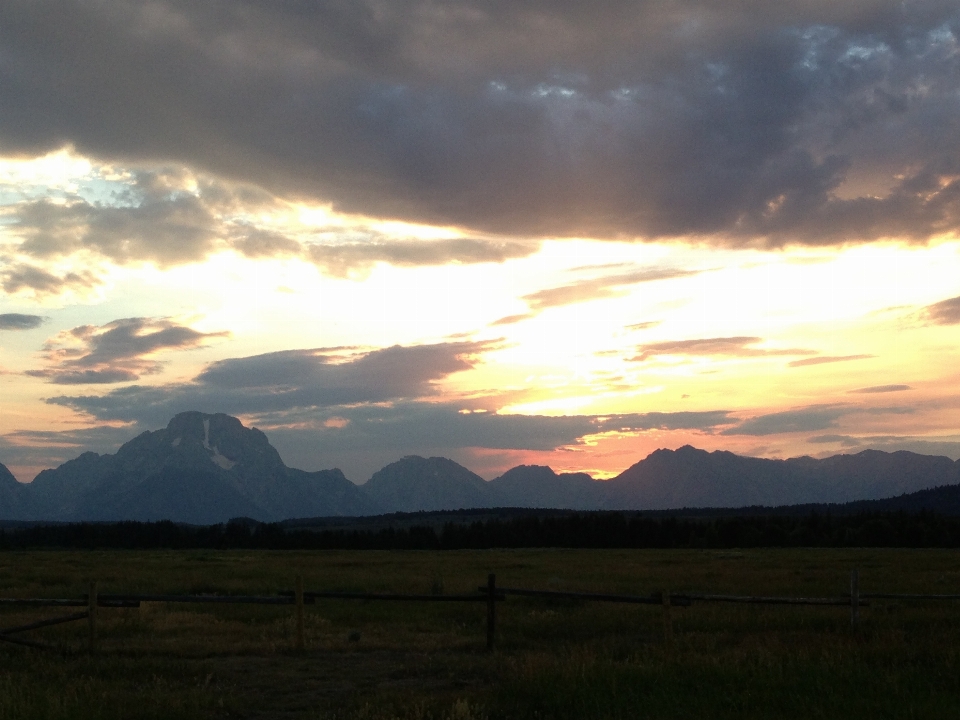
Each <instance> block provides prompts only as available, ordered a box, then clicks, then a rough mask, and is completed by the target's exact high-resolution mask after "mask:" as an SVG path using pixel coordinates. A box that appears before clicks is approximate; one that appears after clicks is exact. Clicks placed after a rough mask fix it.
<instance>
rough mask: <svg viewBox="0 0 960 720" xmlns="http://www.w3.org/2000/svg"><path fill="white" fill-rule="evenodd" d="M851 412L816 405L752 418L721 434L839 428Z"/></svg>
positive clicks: (791, 431) (836, 406)
mask: <svg viewBox="0 0 960 720" xmlns="http://www.w3.org/2000/svg"><path fill="white" fill-rule="evenodd" d="M850 412H851V408H850V407H847V406H843V405H814V406H812V407H807V408H801V409H799V410H786V411H784V412H777V413H770V414H769V415H760V416H758V417H754V418H750V419H748V420H744V421H743V422H742V423H740V424H739V425H738V426H736V427H733V428H728V429H726V430H723V431H722V432H721V433H720V434H721V435H755V436H764V435H778V434H780V433H794V432H811V431H817V430H827V429H829V428H834V427H837V421H838V420H839V419H840V418H841V417H843V416H844V415H848V414H850Z"/></svg>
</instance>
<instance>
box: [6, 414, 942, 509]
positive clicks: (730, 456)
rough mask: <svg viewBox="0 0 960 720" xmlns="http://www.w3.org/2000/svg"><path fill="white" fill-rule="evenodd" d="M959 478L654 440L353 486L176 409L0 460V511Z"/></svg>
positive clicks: (617, 497)
mask: <svg viewBox="0 0 960 720" xmlns="http://www.w3.org/2000/svg"><path fill="white" fill-rule="evenodd" d="M958 484H960V461H957V462H954V461H953V460H950V459H949V458H946V457H937V456H930V455H918V454H916V453H911V452H905V451H899V452H893V453H887V452H881V451H878V450H865V451H863V452H860V453H857V454H854V455H836V456H833V457H828V458H826V459H822V460H818V459H815V458H811V457H799V458H791V459H788V460H768V459H764V458H755V457H745V456H741V455H735V454H734V453H731V452H726V451H715V452H707V451H705V450H698V449H697V448H694V447H691V446H689V445H687V446H684V447H681V448H679V449H677V450H656V451H655V452H653V453H651V454H650V455H649V456H647V457H646V458H644V459H643V460H641V461H640V462H638V463H636V464H634V465H632V466H631V467H629V468H627V469H626V470H624V471H623V472H622V473H620V475H618V476H617V477H615V478H613V479H611V480H606V481H600V480H594V479H593V478H591V477H590V476H589V475H587V474H586V473H568V474H557V473H555V472H554V471H553V470H552V469H551V468H549V467H546V466H540V465H520V466H518V467H515V468H512V469H511V470H508V471H507V472H505V473H504V474H503V475H501V476H500V477H498V478H495V479H494V480H491V481H489V482H487V481H485V480H484V479H483V478H481V477H480V476H479V475H476V474H475V473H473V472H471V471H470V470H468V469H467V468H465V467H463V466H462V465H459V464H457V463H456V462H454V461H453V460H449V459H447V458H443V457H431V458H423V457H419V456H416V455H411V456H408V457H405V458H403V459H401V460H398V461H396V462H394V463H391V464H389V465H387V466H386V467H384V468H383V469H381V470H378V471H377V472H376V473H374V474H373V476H372V477H371V478H370V479H369V480H368V481H367V482H366V483H365V484H364V485H360V486H358V485H355V484H354V483H352V482H350V481H349V480H348V479H347V478H346V477H344V475H343V473H342V472H341V471H340V470H337V469H333V470H320V471H317V472H306V471H304V470H297V469H295V468H289V467H287V466H286V465H285V464H284V463H283V460H282V459H281V458H280V455H279V453H278V452H277V450H276V449H275V448H274V447H273V446H272V445H271V444H270V442H269V441H268V440H267V436H266V435H264V433H263V432H261V431H260V430H257V429H256V428H247V427H244V425H243V424H242V423H241V422H240V421H239V420H238V419H237V418H234V417H231V416H229V415H223V414H216V415H208V414H204V413H200V412H185V413H180V414H179V415H177V416H176V417H174V418H173V419H172V420H171V421H170V423H169V424H168V425H167V427H166V428H164V429H162V430H155V431H150V432H144V433H142V434H140V435H138V436H137V437H135V438H133V439H132V440H130V441H129V442H127V443H124V444H123V445H122V446H121V447H120V448H119V450H117V452H116V453H115V454H113V455H109V454H107V455H98V454H97V453H93V452H85V453H83V454H81V455H80V456H79V457H77V458H75V459H73V460H70V461H68V462H65V463H63V464H62V465H61V466H60V467H58V468H56V469H52V470H44V471H42V472H41V473H40V474H38V475H37V477H36V478H35V479H34V481H33V482H31V483H19V482H17V480H16V479H15V478H14V477H13V475H11V474H10V472H9V471H8V470H7V468H6V467H4V466H3V465H0V519H2V520H56V521H78V520H161V519H169V520H176V521H181V522H190V523H197V524H211V523H216V522H223V521H225V520H228V519H230V518H234V517H247V518H253V519H255V520H259V521H278V520H284V519H290V518H311V517H334V516H354V517H356V516H364V515H377V514H385V513H394V512H421V511H424V512H426V511H444V510H461V509H471V508H477V509H482V508H506V507H513V508H541V509H569V510H597V509H604V510H647V511H656V510H671V509H681V508H702V509H710V508H728V509H729V508H751V507H760V506H762V507H765V508H775V507H782V506H797V507H801V506H802V507H807V506H810V507H812V506H814V505H817V506H824V507H825V506H826V505H827V504H831V507H839V506H841V505H843V506H844V507H853V506H856V505H857V503H864V502H872V501H877V500H880V499H883V498H887V499H889V507H891V508H903V509H911V510H913V509H928V510H934V511H937V510H938V507H937V505H938V504H939V505H941V506H943V508H944V510H943V511H944V512H948V511H949V512H952V511H953V510H948V508H954V506H956V505H958V503H960V500H958V498H960V488H958ZM917 491H923V493H919V494H916V495H913V494H914V493H917ZM883 502H888V501H887V500H884V501H883ZM897 503H899V504H897ZM864 507H867V506H864ZM871 507H872V506H871ZM884 507H887V506H884Z"/></svg>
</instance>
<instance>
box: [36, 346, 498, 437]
mask: <svg viewBox="0 0 960 720" xmlns="http://www.w3.org/2000/svg"><path fill="white" fill-rule="evenodd" d="M494 347H495V344H493V343H488V342H467V341H464V342H450V343H437V344H433V345H415V346H409V347H403V346H399V345H396V346H393V347H388V348H383V349H379V350H371V351H368V352H356V351H351V350H350V349H348V348H316V349H309V350H285V351H281V352H274V353H267V354H264V355H254V356H250V357H244V358H232V359H228V360H220V361H217V362H214V363H211V364H209V365H207V367H206V368H205V369H204V370H203V371H202V372H201V373H200V374H199V375H198V376H197V377H196V378H194V380H193V381H192V382H190V383H182V384H173V385H162V386H131V387H126V388H119V389H117V390H114V391H112V392H110V393H107V394H106V395H100V396H92V395H91V396H61V397H55V398H50V399H48V400H47V402H49V403H52V404H55V405H63V406H66V407H70V408H73V409H74V410H77V411H78V412H83V413H86V414H89V415H92V416H93V417H95V418H97V419H100V420H121V421H124V422H143V423H147V424H150V425H158V424H166V422H167V420H169V419H170V418H171V417H173V415H175V414H176V413H178V412H183V411H185V410H201V411H203V412H225V413H228V414H232V415H250V414H257V413H267V412H278V411H290V410H294V409H297V408H317V407H328V406H334V407H339V406H344V405H355V404H363V403H382V402H388V401H393V400H398V399H404V398H421V397H427V396H433V395H435V394H436V391H437V389H436V387H435V383H436V382H438V381H440V380H443V379H444V378H446V377H447V376H448V375H451V374H453V373H456V372H460V371H463V370H469V369H471V368H472V367H474V365H475V363H476V362H477V358H478V357H479V356H480V355H481V354H482V353H483V352H486V351H488V350H490V349H493V348H494Z"/></svg>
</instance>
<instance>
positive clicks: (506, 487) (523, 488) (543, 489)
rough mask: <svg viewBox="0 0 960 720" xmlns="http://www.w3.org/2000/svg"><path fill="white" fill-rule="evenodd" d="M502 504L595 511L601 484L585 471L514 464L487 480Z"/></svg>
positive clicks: (599, 502)
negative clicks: (571, 471)
mask: <svg viewBox="0 0 960 720" xmlns="http://www.w3.org/2000/svg"><path fill="white" fill-rule="evenodd" d="M489 484H490V486H491V488H493V489H494V490H495V491H496V493H497V495H499V497H500V498H502V502H503V505H504V506H508V507H529V508H558V509H567V510H598V509H600V508H601V506H602V502H601V501H602V493H601V492H600V490H601V489H602V487H601V486H602V483H598V482H597V481H596V480H594V479H593V478H592V477H590V476H589V475H587V474H586V473H563V474H560V475H558V474H557V473H555V472H554V471H553V470H552V469H551V468H549V467H547V466H545V465H518V466H517V467H515V468H511V469H510V470H507V472H505V473H504V474H503V475H501V476H500V477H498V478H494V479H493V480H491V481H490V483H489Z"/></svg>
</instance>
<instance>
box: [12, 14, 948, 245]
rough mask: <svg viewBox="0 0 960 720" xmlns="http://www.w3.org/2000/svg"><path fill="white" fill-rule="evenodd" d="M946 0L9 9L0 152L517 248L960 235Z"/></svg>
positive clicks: (915, 237) (849, 239) (832, 241)
mask: <svg viewBox="0 0 960 720" xmlns="http://www.w3.org/2000/svg"><path fill="white" fill-rule="evenodd" d="M958 32H960V9H958V7H957V5H956V3H955V2H952V1H947V0H920V1H918V2H909V3H900V2H892V1H890V0H858V1H856V2H843V3H837V2H833V1H829V0H797V1H796V2H790V3H770V2H766V0H747V1H743V0H720V1H718V2H712V3H706V2H704V3H686V2H681V3H675V2H644V3H636V2H618V1H615V0H611V1H610V2H605V3H599V4H598V3H589V4H583V3H548V2H525V3H511V2H479V1H477V2H458V3H454V2H427V1H426V0H407V1H405V2H404V1H398V2H393V3H385V2H380V1H379V0H367V1H362V0H351V1H350V2H343V1H338V0H328V1H322V0H318V2H313V3H274V2H266V1H265V0H263V1H256V0H246V1H244V0H231V2H225V1H215V2H206V3H195V2H188V1H187V0H182V1H177V0H157V1H156V2H152V3H142V4H141V3H127V2H121V1H120V0H113V1H111V0H104V1H103V2H97V3H89V2H81V1H80V0H72V1H71V0H8V1H7V2H5V3H3V4H2V5H0V47H2V48H3V54H2V56H0V146H2V147H3V148H5V151H6V152H40V151H44V150H47V149H50V148H53V147H58V146H60V145H62V144H64V143H74V144H75V145H76V147H77V148H78V149H79V150H80V151H81V152H86V153H91V154H93V155H96V156H98V157H102V158H106V159H115V160H119V161H121V162H127V163H130V162H137V161H156V160H161V161H172V162H177V163H183V164H186V165H188V166H190V167H194V168H200V169H203V170H205V171H209V172H213V173H215V174H219V175H223V176H228V177H232V178H239V179H243V180H249V181H252V182H255V183H259V184H261V185H262V186H264V187H269V188H270V189H271V190H272V191H274V192H278V193H281V194H285V193H289V194H297V195H304V196H311V197H314V198H321V199H325V200H331V201H333V202H334V203H335V204H336V206H337V207H338V208H339V209H342V210H347V211H355V212H361V213H364V214H367V215H377V216H389V217H398V218H404V219H408V220H416V221H422V222H438V223H444V224H450V223H452V224H457V225H464V226H468V227H472V228H474V229H477V230H481V231H492V232H508V233H522V234H525V235H531V234H544V235H564V236H569V235H583V234H586V235H591V236H592V235H605V236H610V237H627V238H630V237H636V236H644V237H670V236H677V235H693V236H701V237H702V236H708V235H711V236H716V237H718V238H722V239H724V240H725V241H727V242H734V243H743V242H760V243H762V244H766V245H770V246H779V245H782V244H784V243H788V242H806V243H813V244H824V243H840V242H859V241H866V240H871V239H875V238H882V237H888V236H902V237H906V238H908V239H912V240H918V241H920V240H925V239H927V238H929V237H930V236H932V235H935V234H938V233H943V232H947V233H949V232H954V231H956V229H957V227H958V225H960V180H958V179H957V177H958V176H960V150H958V148H960V142H958V140H960V94H958V89H960V54H958V53H957V52H956V49H957V39H956V36H957V33H958Z"/></svg>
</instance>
